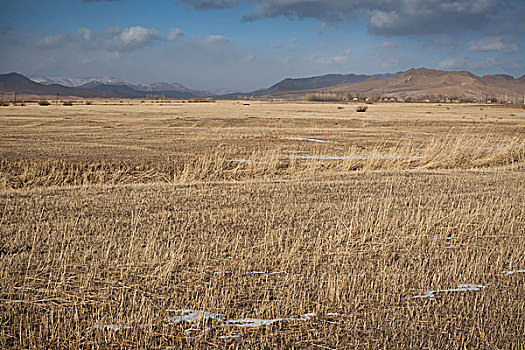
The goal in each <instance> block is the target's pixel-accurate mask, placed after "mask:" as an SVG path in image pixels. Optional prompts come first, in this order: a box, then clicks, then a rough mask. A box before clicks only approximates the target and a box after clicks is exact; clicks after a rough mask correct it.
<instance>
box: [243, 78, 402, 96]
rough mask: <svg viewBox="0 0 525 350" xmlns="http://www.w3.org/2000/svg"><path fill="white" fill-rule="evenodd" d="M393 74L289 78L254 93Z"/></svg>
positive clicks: (312, 87)
mask: <svg viewBox="0 0 525 350" xmlns="http://www.w3.org/2000/svg"><path fill="white" fill-rule="evenodd" d="M391 76H392V74H375V75H364V74H360V75H356V74H326V75H321V76H315V77H309V78H295V79H294V78H287V79H284V80H281V81H280V82H278V83H277V84H275V85H273V86H271V87H269V88H268V89H263V90H258V91H254V92H253V93H252V94H253V95H266V94H272V93H278V92H284V91H298V90H312V89H320V88H325V87H330V86H335V85H340V84H346V83H358V82H361V81H365V80H367V79H370V78H372V77H373V78H376V79H380V80H382V79H388V78H390V77H391Z"/></svg>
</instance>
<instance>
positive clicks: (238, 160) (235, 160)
mask: <svg viewBox="0 0 525 350" xmlns="http://www.w3.org/2000/svg"><path fill="white" fill-rule="evenodd" d="M230 162H232V163H251V162H252V161H251V160H250V159H231V160H230Z"/></svg>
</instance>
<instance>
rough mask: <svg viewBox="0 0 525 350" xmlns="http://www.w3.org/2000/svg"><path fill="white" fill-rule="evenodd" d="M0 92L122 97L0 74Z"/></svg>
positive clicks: (19, 75)
mask: <svg viewBox="0 0 525 350" xmlns="http://www.w3.org/2000/svg"><path fill="white" fill-rule="evenodd" d="M0 91H1V92H17V93H20V94H30V95H56V94H59V95H60V96H78V97H85V98H94V97H124V96H122V95H121V94H116V95H111V94H101V93H100V92H97V91H92V90H88V89H79V88H72V87H66V86H62V85H58V84H52V85H43V84H40V83H36V82H34V81H32V80H30V79H28V78H26V77H25V76H23V75H21V74H18V73H9V74H0Z"/></svg>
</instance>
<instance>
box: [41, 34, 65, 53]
mask: <svg viewBox="0 0 525 350" xmlns="http://www.w3.org/2000/svg"><path fill="white" fill-rule="evenodd" d="M68 41H69V36H68V35H66V34H63V33H60V34H57V35H48V36H46V37H44V38H43V39H42V40H40V41H39V42H38V44H37V45H38V47H41V48H44V49H54V48H57V47H60V46H62V45H64V44H65V43H67V42H68Z"/></svg>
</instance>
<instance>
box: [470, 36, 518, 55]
mask: <svg viewBox="0 0 525 350" xmlns="http://www.w3.org/2000/svg"><path fill="white" fill-rule="evenodd" d="M467 46H468V50H469V51H471V52H487V51H501V52H503V53H515V52H518V45H516V44H506V43H505V42H504V40H503V36H489V37H486V38H483V39H480V40H477V41H469V42H468V44H467Z"/></svg>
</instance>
